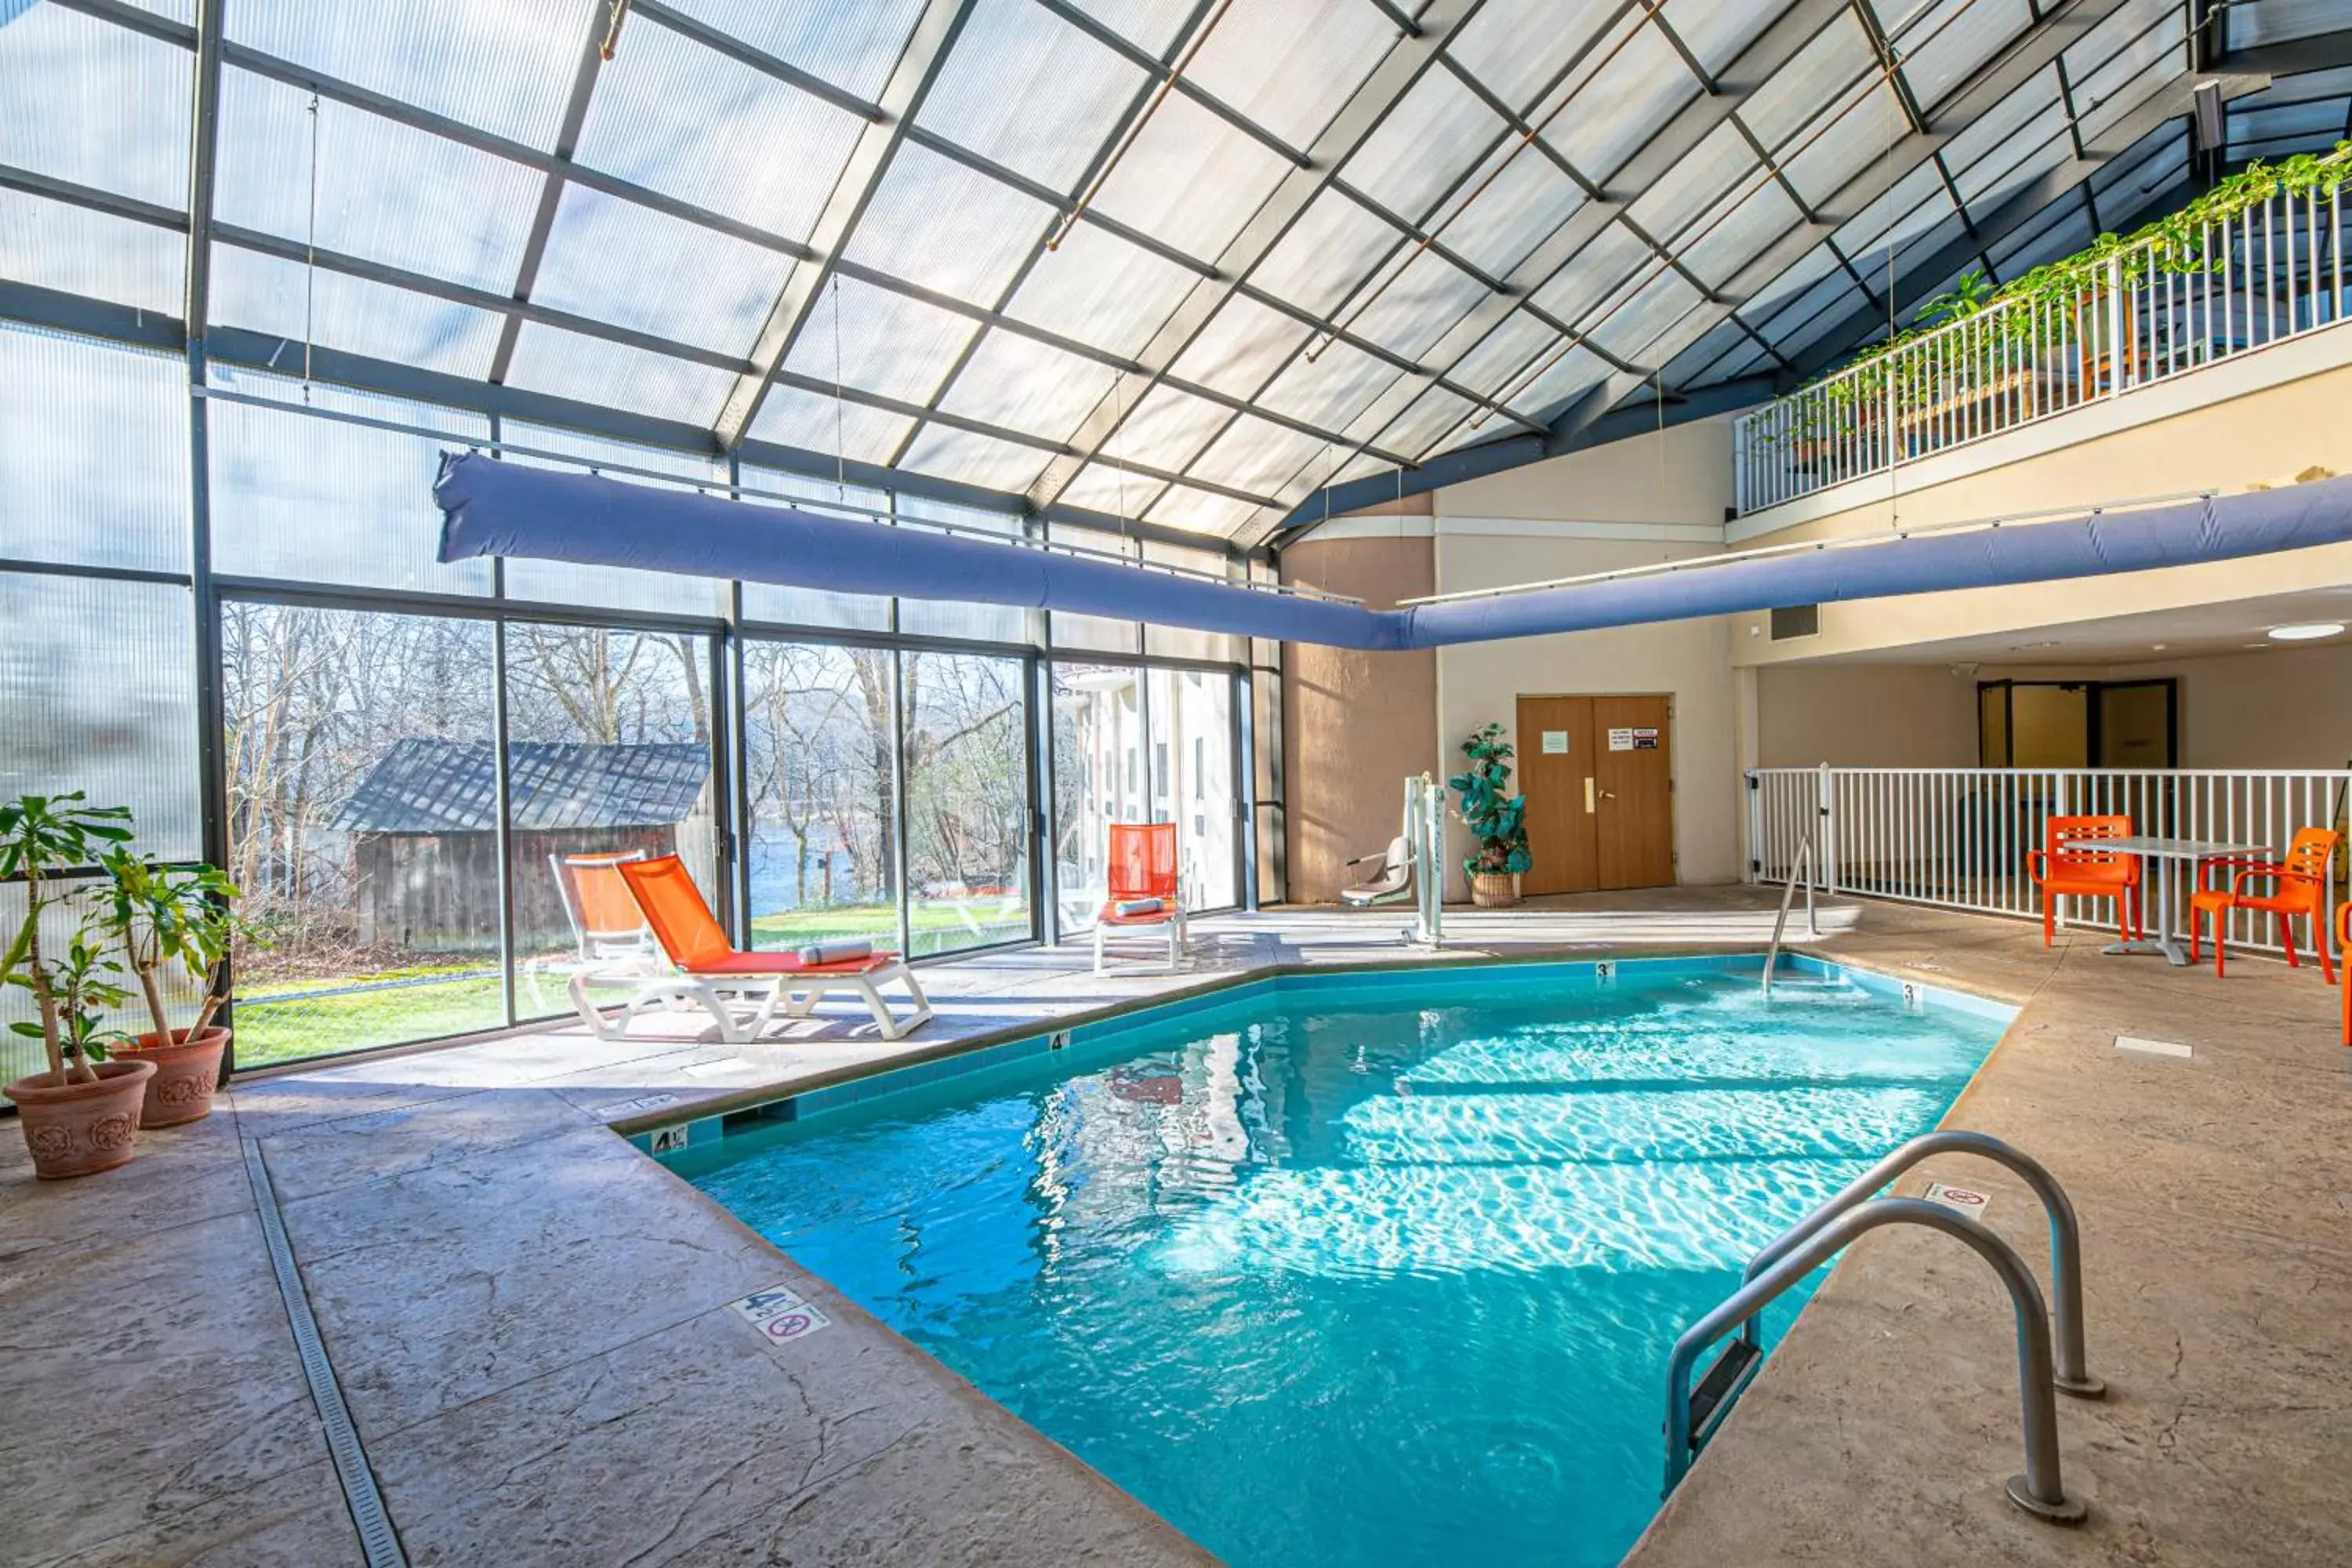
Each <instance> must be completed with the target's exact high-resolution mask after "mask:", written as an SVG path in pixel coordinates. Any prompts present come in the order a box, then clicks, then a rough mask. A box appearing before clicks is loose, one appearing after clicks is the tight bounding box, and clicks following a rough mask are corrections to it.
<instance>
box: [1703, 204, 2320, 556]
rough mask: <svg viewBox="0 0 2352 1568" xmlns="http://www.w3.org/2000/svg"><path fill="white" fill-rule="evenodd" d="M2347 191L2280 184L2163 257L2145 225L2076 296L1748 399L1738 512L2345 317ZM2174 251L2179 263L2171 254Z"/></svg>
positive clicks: (2009, 312) (1945, 330)
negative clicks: (1754, 401)
mask: <svg viewBox="0 0 2352 1568" xmlns="http://www.w3.org/2000/svg"><path fill="white" fill-rule="evenodd" d="M2344 210H2345V204H2344V202H2343V199H2342V194H2341V192H2340V191H2315V192H2305V193H2295V192H2285V193H2282V194H2281V195H2277V196H2274V197H2273V198H2272V199H2271V200H2270V201H2268V202H2266V203H2264V204H2263V205H2259V206H2253V207H2249V208H2248V209H2247V210H2246V211H2244V212H2243V213H2242V214H2240V215H2239V216H2235V217H2232V218H2230V219H2228V220H2226V221H2224V222H2220V223H2213V224H2209V225H2207V226H2204V228H2203V229H2202V231H2201V233H2200V235H2197V236H2193V237H2191V239H2190V241H2189V247H2188V248H2189V253H2190V254H2191V255H2192V256H2193V257H2194V258H2196V263H2197V266H2196V268H2195V269H2193V270H2189V271H2177V270H2169V269H2166V268H2159V267H2158V265H2156V260H2155V258H2156V255H2157V247H2158V246H2160V245H2162V244H2164V243H2165V241H2164V240H2163V239H2162V237H2157V236H2151V237H2148V238H2147V239H2143V240H2140V241H2138V242H2137V243H2136V244H2133V245H2128V246H2126V247H2122V248H2120V249H2118V250H2116V252H2115V253H2114V254H2113V255H2111V256H2109V257H2107V258H2106V259H2105V266H2104V268H2103V269H2101V270H2100V271H2098V272H2096V273H2095V274H2094V275H2093V277H2092V279H2091V280H2090V281H2089V282H2087V283H2085V284H2084V286H2083V287H2082V288H2080V289H2077V290H2076V291H2075V292H2074V294H2073V295H2072V297H2065V296H2058V297H2040V298H2035V297H2025V298H2019V299H2012V300H2002V301H1999V302H1997V303H1994V304H1991V305H1989V306H1987V307H1985V308H1984V309H1983V310H1979V311H1977V312H1975V313H1974V314H1972V315H1968V316H1963V317H1961V318H1960V319H1959V320H1958V321H1951V322H1948V323H1947V324H1946V325H1944V326H1942V327H1939V328H1937V329H1936V330H1935V331H1930V332H1926V333H1923V334H1921V335H1920V336H1918V337H1916V338H1913V339H1910V340H1909V341H1907V342H1903V343H1900V344H1897V345H1896V346H1895V348H1893V349H1891V350H1889V351H1888V352H1886V353H1884V354H1880V355H1877V356H1875V357H1874V358H1872V359H1869V360H1865V361H1864V362H1862V363H1857V364H1853V365H1850V366H1848V367H1847V368H1846V369H1844V370H1843V371H1840V372H1839V373H1838V374H1835V375H1832V376H1827V377H1824V378H1823V379H1822V380H1821V381H1818V382H1816V383H1814V384H1812V385H1811V386H1808V387H1804V388H1802V389H1801V390H1799V391H1796V392H1792V393H1790V394H1789V395H1787V396H1785V397H1780V398H1777V399H1775V400H1774V401H1772V402H1770V403H1768V404H1766V405H1764V406H1763V407H1761V408H1759V409H1757V410H1755V411H1754V412H1752V413H1749V414H1747V415H1743V416H1741V417H1740V419H1739V421H1738V425H1737V426H1736V433H1735V437H1734V444H1733V467H1734V476H1733V484H1734V489H1735V499H1736V500H1737V503H1738V510H1739V511H1740V512H1741V513H1742V514H1745V513H1748V512H1751V511H1758V510H1762V509H1763V508H1765V507H1769V506H1776V505H1778V504H1780V502H1782V501H1786V500H1795V499H1796V498H1797V497H1799V496H1803V495H1810V494H1811V493H1812V492H1813V491H1815V490H1819V489H1827V488H1828V487H1830V486H1832V485H1835V484H1842V483H1843V482H1844V481H1846V480H1848V479H1860V478H1862V477H1864V475H1867V474H1876V473H1884V472H1886V471H1887V470H1889V469H1891V468H1895V467H1897V466H1898V465H1900V464H1903V463H1907V462H1914V461H1916V460H1917V459H1919V458H1925V457H1928V456H1930V455H1932V454H1934V453H1937V452H1940V451H1943V450H1945V449H1947V448H1948V447H1957V446H1959V445H1962V444H1963V443H1966V442H1969V441H1976V440H1981V439H1983V438H1984V437H1988V436H1993V435H1998V434H2000V432H2001V431H2004V430H2011V429H2014V428H2016V427H2017V426H2021V425H2025V424H2029V423H2031V422H2032V421H2034V420H2036V419H2042V418H2046V417H2048V416H2051V415H2053V414H2062V413H2064V412H2065V411H2066V410H2068V409H2070V408H2077V407H2080V406H2082V405H2084V404H2085V403H2089V402H2092V401H2094V400H2095V399H2098V398H2103V397H2113V396H2115V395H2118V394H2120V393H2125V392H2129V391H2131V390H2133V389H2134V388H2136V387H2141V386H2146V385H2148V384H2151V383H2153V382H2158V381H2162V380H2164V379H2166V378H2168V377H2169V376H2174V375H2178V374H2182V373H2184V372H2187V371H2191V370H2195V369H2197V368H2199V367H2200V366H2203V365H2207V364H2211V363H2216V362H2218V361H2220V360H2223V359H2227V358H2229V357H2230V356H2231V355H2233V354H2237V353H2244V352H2245V351H2247V350H2249V349H2257V348H2261V347H2263V345H2265V344H2267V343H2272V342H2278V341H2280V340H2282V339H2284V338H2290V337H2294V336H2296V335H2298V334H2300V333H2303V332H2306V331H2313V330H2315V329H2316V328H2319V327H2324V326H2326V325H2328V324H2329V323H2331V322H2334V321H2339V320H2341V319H2342V318H2343V317H2344V315H2345V313H2346V310H2347V305H2352V295H2347V292H2346V286H2345V267H2344V247H2345V240H2346V235H2345V229H2344ZM2176 265H2177V263H2176Z"/></svg>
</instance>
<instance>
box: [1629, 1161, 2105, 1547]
mask: <svg viewBox="0 0 2352 1568" xmlns="http://www.w3.org/2000/svg"><path fill="white" fill-rule="evenodd" d="M1941 1153H1970V1154H1979V1155H1982V1156H1983V1157H1985V1158H1986V1159H1989V1160H1992V1161H1994V1162H1995V1163H1999V1164H2001V1165H2004V1166H2006V1167H2008V1168H2009V1170H2011V1172H2013V1173H2015V1174H2017V1175H2018V1176H2020V1177H2021V1178H2023V1180H2024V1181H2025V1183H2026V1184H2027V1185H2028V1186H2030V1187H2032V1189H2033V1192H2034V1194H2035V1195H2036V1196H2037V1197H2039V1198H2040V1199H2041V1200H2042V1208H2043V1210H2044V1212H2045V1213H2046V1214H2047V1215H2048V1216H2049V1221H2050V1279H2051V1284H2052V1288H2053V1292H2054V1293H2055V1295H2056V1298H2057V1336H2056V1342H2055V1353H2054V1355H2053V1341H2052V1335H2051V1322H2050V1314H2049V1311H2048V1309H2047V1308H2046V1307H2045V1305H2044V1302H2043V1298H2042V1288H2041V1286H2040V1285H2039V1284H2037V1283H2036V1282H2035V1280H2034V1278H2033V1273H2032V1270H2031V1269H2029V1268H2026V1266H2025V1263H2024V1261H2023V1259H2021V1258H2019V1257H2018V1256H2017V1250H2016V1248H2014V1247H2011V1246H2010V1245H2009V1243H2008V1242H2006V1241H2004V1240H2002V1239H2001V1238H2000V1237H1999V1236H1997V1235H1995V1234H1994V1233H1993V1232H1992V1231H1990V1230H1989V1229H1987V1228H1986V1227H1985V1226H1984V1225H1983V1224H1982V1222H1980V1221H1979V1220H1976V1219H1972V1218H1969V1217H1968V1216H1966V1215H1962V1214H1960V1213H1958V1211H1956V1210H1953V1209H1949V1208H1947V1207H1945V1206H1943V1205H1940V1204H1935V1203H1929V1202H1927V1200H1925V1199H1922V1198H1890V1197H1880V1196H1877V1195H1876V1194H1878V1193H1879V1192H1880V1191H1881V1190H1882V1189H1883V1188H1885V1185H1886V1184H1888V1183H1890V1182H1892V1181H1894V1180H1895V1178H1896V1177H1897V1176H1900V1175H1902V1174H1903V1173H1905V1172H1906V1171H1908V1170H1909V1169H1911V1167H1912V1166H1914V1165H1916V1164H1917V1163H1919V1162H1920V1161H1922V1160H1925V1159H1927V1158H1929V1157H1930V1156H1932V1155H1936V1154H1941ZM1889 1225H1916V1226H1924V1227H1926V1228H1927V1229H1929V1230H1939V1231H1942V1232H1943V1233H1944V1234H1945V1235H1947V1236H1949V1237H1953V1238H1954V1239H1956V1240H1958V1241H1960V1242H1962V1243H1964V1244H1965V1245H1966V1246H1967V1247H1969V1249H1970V1250H1972V1251H1974V1252H1975V1253H1976V1254H1977V1255H1978V1256H1979V1258H1983V1259H1984V1260H1985V1262H1986V1263H1987V1264H1988V1265H1989V1266H1990V1268H1992V1271H1993V1274H1994V1276H1995V1277H1996V1278H1998V1279H2000V1282H2001V1284H2002V1286H2003V1287H2004V1288H2005V1289H2007V1290H2008V1292H2009V1297H2010V1305H2011V1309H2012V1310H2013V1311H2014V1313H2015V1316H2016V1320H2017V1377H2018V1392H2019V1394H2020V1396H2021V1404H2022V1412H2023V1421H2024V1439H2025V1473H2024V1474H2023V1475H2021V1476H2013V1477H2011V1479H2010V1480H2009V1482H2008V1485H2007V1488H2006V1490H2007V1492H2008V1496H2009V1500H2010V1501H2011V1502H2012V1503H2014V1504H2016V1505H2017V1506H2018V1507H2019V1508H2020V1509H2022V1510H2024V1511H2026V1512H2027V1513H2030V1514H2032V1515H2033V1516H2034V1517H2035V1518H2037V1519H2042V1520H2046V1521H2050V1522H2052V1523H2055V1524H2074V1523H2078V1522H2080V1521H2082V1520H2083V1518H2084V1515H2085V1514H2086V1513H2087V1511H2088V1510H2086V1509H2085V1508H2084V1504H2083V1502H2082V1500H2080V1499H2079V1498H2070V1497H2068V1496H2067V1495H2066V1491H2065V1489H2064V1486H2063V1481H2062V1478H2061V1476H2060V1472H2059V1458H2058V1415H2057V1402H2056V1400H2055V1398H2054V1397H2053V1391H2054V1392H2055V1393H2059V1394H2072V1395H2074V1397H2076V1398H2078V1399H2098V1398H2102V1397H2104V1396H2105V1394H2106V1384H2105V1383H2103V1382H2101V1381H2100V1380H2099V1379H2098V1378H2095V1377H2094V1376H2092V1375H2091V1373H2090V1371H2089V1368H2088V1366H2087V1364H2086V1362H2085V1352H2084V1342H2083V1249H2082V1233H2081V1229H2080V1227H2079V1226H2078V1225H2077V1224H2076V1222H2075V1218H2074V1205H2073V1204H2072V1203H2071V1202H2069V1201H2068V1199H2067V1197H2066V1192H2065V1189H2064V1188H2063V1187H2062V1186H2060V1185H2059V1184H2058V1180H2057V1178H2056V1177H2054V1176H2053V1175H2052V1174H2051V1173H2050V1172H2049V1170H2048V1169H2047V1168H2046V1167H2044V1166H2043V1165H2042V1163H2041V1162H2039V1161H2037V1160H2035V1159H2033V1158H2032V1157H2031V1156H2030V1155H2027V1154H2025V1153H2024V1152H2021V1151H2020V1150H2017V1149H2014V1148H2012V1147H2011V1146H2010V1145H2009V1144H2007V1143H2004V1142H2001V1141H2000V1140H1999V1139H1998V1138H1992V1137H1989V1136H1987V1135H1986V1134H1984V1133H1981V1132H1969V1131H1959V1130H1957V1129H1954V1130H1948V1131H1940V1132H1927V1133H1922V1134H1921V1135H1920V1136H1918V1137H1916V1138H1914V1139H1912V1140H1911V1141H1910V1142H1906V1143H1905V1144H1904V1145H1903V1146H1902V1147H1901V1148H1899V1149H1896V1150H1895V1152H1893V1153H1891V1154H1889V1155H1887V1156H1886V1158H1885V1159H1884V1160H1881V1161H1880V1162H1878V1163H1877V1164H1875V1165H1873V1166H1872V1167H1871V1168H1870V1169H1869V1170H1867V1171H1864V1173H1862V1174H1861V1175H1859V1176H1856V1177H1855V1178H1854V1179H1853V1181H1852V1182H1851V1183H1849V1184H1847V1185H1846V1186H1845V1187H1844V1188H1843V1189H1842V1190H1841V1191H1839V1192H1838V1193H1837V1194H1835V1195H1834V1196H1832V1197H1831V1198H1830V1199H1828V1201H1826V1202H1824V1203H1822V1205H1820V1206H1818V1207H1816V1208H1815V1209H1814V1210H1813V1211H1812V1212H1811V1214H1809V1215H1806V1216H1805V1217H1804V1218H1803V1219H1801V1220H1799V1221H1798V1222H1797V1223H1796V1224H1795V1225H1793V1226H1790V1227H1789V1229H1788V1230H1786V1231H1784V1232H1783V1233H1781V1235H1780V1237H1779V1238H1778V1239H1776V1240H1774V1241H1773V1242H1772V1243H1770V1244H1769V1246H1767V1247H1764V1249H1763V1250H1762V1251H1760V1252H1759V1253H1757V1254H1756V1256H1755V1257H1754V1258H1751V1259H1750V1260H1749V1261H1748V1268H1747V1274H1746V1278H1745V1282H1744V1283H1742V1285H1741V1286H1740V1288H1739V1289H1738V1290H1736V1291H1734V1292H1733V1293H1732V1294H1731V1295H1730V1296H1729V1297H1727V1299H1725V1300H1723V1301H1722V1302H1721V1303H1720V1304H1719V1305H1717V1307H1716V1308H1715V1310H1713V1311H1711V1312H1708V1313H1707V1314H1706V1316H1705V1317H1703V1318H1701V1319H1700V1320H1699V1321H1697V1322H1696V1323H1694V1324H1693V1325H1691V1327H1690V1328H1689V1329H1688V1330H1687V1331H1685V1332H1684V1334H1683V1336H1682V1337H1681V1338H1680V1339H1678V1340H1676V1341H1675V1348H1674V1352H1673V1354H1672V1355H1671V1356H1670V1357H1669V1358H1668V1361H1667V1363H1666V1427H1665V1433H1666V1472H1665V1495H1666V1496H1669V1497H1671V1496H1672V1495H1674V1490H1675V1487H1677V1486H1678V1485H1680V1484H1681V1482H1682V1479H1683V1478H1684V1477H1685V1475H1687V1474H1688V1473H1689V1472H1690V1468H1691V1465H1692V1463H1693V1462H1694V1461H1695V1460H1696V1458H1698V1456H1699V1453H1700V1451H1701V1450H1702V1449H1704V1448H1705V1447H1706V1444H1707V1441H1708V1439H1709V1438H1711V1437H1712V1436H1714V1435H1715V1433H1716V1432H1717V1429H1719V1428H1720V1427H1721V1426H1722V1424H1723V1422H1724V1419H1725V1418H1726V1417H1727V1415H1729V1414H1730V1412H1731V1405H1732V1403H1733V1401H1734V1400H1736V1399H1737V1398H1738V1395H1739V1394H1740V1393H1741V1391H1742V1390H1744V1389H1745V1388H1746V1387H1747V1386H1748V1384H1749V1383H1750V1382H1752V1381H1754V1379H1755V1377H1756V1374H1757V1373H1759V1371H1760V1370H1761V1369H1762V1367H1763V1363H1764V1347H1763V1344H1762V1341H1761V1339H1760V1337H1759V1331H1758V1329H1757V1323H1758V1321H1759V1318H1760V1316H1761V1315H1762V1312H1763V1310H1764V1309H1765V1308H1766V1307H1767V1306H1769V1305H1770V1304H1771V1302H1772V1301H1773V1300H1776V1299H1777V1298H1779V1297H1780V1295H1782V1294H1783V1293H1784V1292H1786V1291H1788V1290H1789V1289H1791V1288H1793V1287H1794V1286H1796V1285H1798V1284H1800V1283H1801V1282H1802V1281H1803V1280H1804V1279H1805V1278H1806V1277H1807V1276H1808V1275H1810V1274H1811V1273H1812V1271H1813V1270H1814V1269H1815V1268H1819V1267H1821V1265H1822V1264H1823V1263H1825V1262H1827V1261H1828V1260H1829V1259H1830V1258H1832V1257H1834V1256H1836V1254H1838V1253H1839V1252H1841V1251H1843V1249H1844V1248H1845V1247H1847V1246H1848V1245H1849V1244H1851V1243H1852V1242H1853V1241H1854V1240H1855V1239H1857V1238H1858V1237H1861V1236H1863V1235H1864V1233H1866V1232H1868V1231H1872V1230H1875V1229H1877V1228H1879V1227H1880V1226H1889ZM1734 1331H1737V1337H1735V1338H1733V1339H1732V1341H1731V1343H1730V1344H1729V1345H1727V1346H1726V1347H1725V1350H1724V1352H1723V1354H1722V1355H1721V1356H1719V1357H1718V1358H1717V1360H1716V1362H1715V1363H1714V1364H1713V1365H1712V1366H1710V1367H1709V1368H1708V1369H1707V1372H1706V1375H1705V1376H1704V1377H1702V1378H1701V1379H1700V1380H1699V1382H1698V1385H1697V1386H1696V1388H1693V1386H1692V1384H1691V1374H1692V1372H1693V1371H1694V1370H1695V1368H1696V1365H1697V1363H1698V1358H1699V1357H1700V1356H1701V1355H1702V1354H1704V1353H1705V1352H1706V1350H1707V1348H1708V1347H1709V1346H1710V1345H1713V1344H1715V1343H1717V1342H1719V1341H1721V1340H1722V1339H1724V1337H1725V1336H1726V1335H1729V1334H1733V1333H1734Z"/></svg>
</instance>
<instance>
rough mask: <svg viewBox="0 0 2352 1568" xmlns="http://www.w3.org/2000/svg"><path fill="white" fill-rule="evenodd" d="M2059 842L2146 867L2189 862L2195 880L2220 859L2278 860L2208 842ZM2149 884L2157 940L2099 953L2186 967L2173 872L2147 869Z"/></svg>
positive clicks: (2266, 850) (2248, 847)
mask: <svg viewBox="0 0 2352 1568" xmlns="http://www.w3.org/2000/svg"><path fill="white" fill-rule="evenodd" d="M2058 842H2059V845H2060V847H2062V848H2066V849H2077V850H2086V851H2097V852H2098V853H2101V854H2106V855H2137V856H2138V857H2139V858H2140V859H2141V861H2142V862H2143V864H2145V863H2146V862H2148V861H2157V862H2162V861H2166V860H2186V861H2188V862H2189V865H2190V867H2191V868H2192V869H2191V872H2190V875H2191V876H2192V877H2193V876H2194V875H2195V871H2194V868H2195V867H2198V866H2200V865H2202V864H2204V862H2206V861H2208V860H2210V859H2213V858H2216V857H2219V856H2225V855H2228V856H2244V857H2247V858H2261V859H2264V860H2273V859H2276V858H2278V855H2277V851H2275V850H2274V849H2273V848H2272V847H2270V846H2269V845H2267V844H2221V843H2217V842H2215V841H2213V840H2210V839H2205V838H2153V837H2139V836H2134V837H2124V838H2062V839H2060V840H2059V841H2058ZM2150 882H2153V883H2155V884H2156V940H2155V941H2153V942H2109V943H2108V944H2107V945H2106V946H2105V947H2103V948H2101V949H2100V950H2099V951H2100V952H2112V953H2141V952H2156V953H2162V954H2163V955H2164V957H2165V958H2166V960H2167V961H2168V962H2170V963H2179V964H2185V963H2188V962H2189V954H2188V953H2187V952H2184V951H2182V949H2181V946H2180V943H2179V942H2177V941H2175V940H2174V939H2173V930H2172V876H2171V873H2170V870H2169V869H2168V868H2167V867H2165V866H2163V865H2161V864H2158V865H2153V866H2147V868H2146V870H2145V871H2144V872H2143V874H2142V876H2141V878H2140V883H2141V886H2142V887H2143V888H2145V887H2146V886H2147V884H2148V883H2150Z"/></svg>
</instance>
